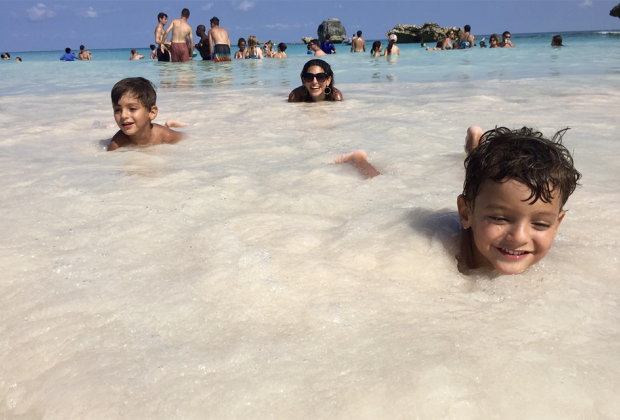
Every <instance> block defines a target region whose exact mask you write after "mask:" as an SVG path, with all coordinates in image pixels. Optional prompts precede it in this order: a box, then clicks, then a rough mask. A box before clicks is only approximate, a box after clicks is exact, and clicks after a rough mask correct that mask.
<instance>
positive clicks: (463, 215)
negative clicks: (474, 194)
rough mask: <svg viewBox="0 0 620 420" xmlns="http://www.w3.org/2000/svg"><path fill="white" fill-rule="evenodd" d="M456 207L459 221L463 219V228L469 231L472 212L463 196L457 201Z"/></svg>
mask: <svg viewBox="0 0 620 420" xmlns="http://www.w3.org/2000/svg"><path fill="white" fill-rule="evenodd" d="M456 207H457V208H458V212H459V219H461V226H463V227H464V228H465V229H469V228H470V227H471V218H472V211H471V207H470V205H469V202H468V201H467V200H466V199H465V197H463V195H459V197H458V198H457V199H456Z"/></svg>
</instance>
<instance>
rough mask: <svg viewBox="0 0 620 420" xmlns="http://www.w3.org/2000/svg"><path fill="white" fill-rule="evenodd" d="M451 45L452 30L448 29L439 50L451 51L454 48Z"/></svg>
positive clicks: (452, 40)
mask: <svg viewBox="0 0 620 420" xmlns="http://www.w3.org/2000/svg"><path fill="white" fill-rule="evenodd" d="M453 43H454V30H452V29H450V30H448V33H447V34H446V38H445V39H444V40H443V42H442V43H441V49H442V50H451V49H453V48H454V45H452V44H453Z"/></svg>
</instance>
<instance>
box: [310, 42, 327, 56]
mask: <svg viewBox="0 0 620 420" xmlns="http://www.w3.org/2000/svg"><path fill="white" fill-rule="evenodd" d="M308 45H310V49H311V50H312V51H314V56H315V57H320V56H322V55H326V54H325V53H324V52H323V50H322V49H321V43H320V42H319V40H318V39H313V40H312V41H310V44H308Z"/></svg>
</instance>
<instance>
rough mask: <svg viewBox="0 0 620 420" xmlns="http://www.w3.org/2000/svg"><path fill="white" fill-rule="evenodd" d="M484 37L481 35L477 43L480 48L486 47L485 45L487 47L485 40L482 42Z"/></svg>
mask: <svg viewBox="0 0 620 420" xmlns="http://www.w3.org/2000/svg"><path fill="white" fill-rule="evenodd" d="M485 39H486V38H485V37H483V38H482V39H481V40H480V43H479V44H480V48H486V47H487V43H486V42H484V40H485Z"/></svg>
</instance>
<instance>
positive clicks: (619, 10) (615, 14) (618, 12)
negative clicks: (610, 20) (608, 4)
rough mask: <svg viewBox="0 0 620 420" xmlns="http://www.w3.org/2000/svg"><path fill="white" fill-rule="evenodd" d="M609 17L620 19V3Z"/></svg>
mask: <svg viewBox="0 0 620 420" xmlns="http://www.w3.org/2000/svg"><path fill="white" fill-rule="evenodd" d="M609 16H613V17H617V18H620V3H618V4H616V5H615V6H614V8H613V9H611V11H610V12H609Z"/></svg>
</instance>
